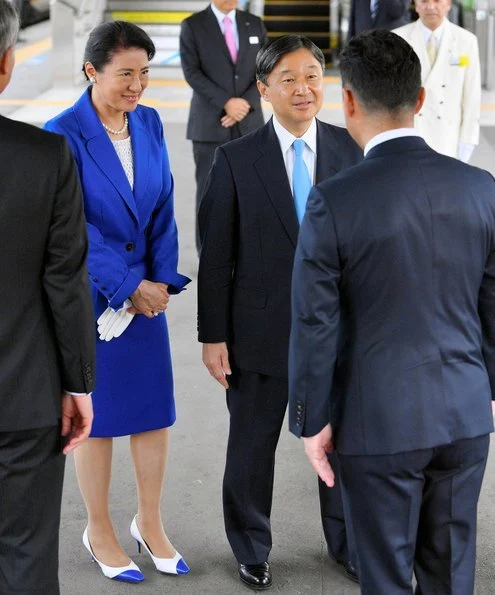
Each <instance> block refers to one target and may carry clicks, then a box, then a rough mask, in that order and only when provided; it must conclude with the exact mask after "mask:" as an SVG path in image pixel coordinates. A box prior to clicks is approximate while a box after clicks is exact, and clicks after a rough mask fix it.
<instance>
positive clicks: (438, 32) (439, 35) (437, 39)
mask: <svg viewBox="0 0 495 595" xmlns="http://www.w3.org/2000/svg"><path fill="white" fill-rule="evenodd" d="M419 22H420V24H421V30H422V31H423V36H424V38H425V45H426V47H428V43H429V42H430V37H431V36H432V35H434V36H435V44H436V46H437V50H438V46H439V45H440V41H441V40H442V35H443V31H444V29H445V19H443V21H442V24H441V25H440V27H437V28H436V29H435V30H434V31H432V30H431V29H428V27H426V26H425V25H424V24H423V21H421V20H420V21H419Z"/></svg>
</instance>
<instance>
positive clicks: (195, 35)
mask: <svg viewBox="0 0 495 595" xmlns="http://www.w3.org/2000/svg"><path fill="white" fill-rule="evenodd" d="M236 22H237V29H238V32H239V53H238V58H237V63H236V64H233V63H232V59H231V57H230V54H229V50H228V49H227V46H226V44H225V38H224V36H223V35H222V31H221V30H220V27H219V26H218V21H217V19H216V17H215V15H214V14H213V11H212V10H211V8H210V7H208V8H206V9H205V10H202V11H201V12H197V13H196V14H193V15H191V16H190V17H188V18H187V19H185V20H184V21H183V22H182V25H181V33H180V58H181V63H182V69H183V71H184V77H185V79H186V81H187V82H188V83H189V85H190V86H191V87H192V89H193V96H192V100H191V109H190V112H189V120H188V123H187V138H188V139H190V140H193V141H202V142H218V143H225V142H227V141H229V140H231V139H232V130H231V129H229V128H223V127H222V126H221V124H220V119H221V118H222V116H224V115H225V111H224V109H223V106H224V105H225V104H226V103H227V100H228V99H230V98H231V97H242V98H243V99H245V100H246V101H248V102H249V104H250V105H251V108H252V109H251V111H250V112H249V114H248V115H247V116H246V117H245V118H244V120H242V122H240V123H239V124H236V125H235V127H236V128H238V135H239V136H243V135H244V134H247V133H248V132H251V131H253V130H256V129H257V128H259V127H260V126H262V125H263V114H262V112H261V104H260V95H259V93H258V89H257V87H256V77H255V75H256V54H257V53H258V50H259V49H260V47H261V46H262V45H263V43H264V42H265V41H266V39H267V34H266V29H265V26H264V25H263V22H262V21H261V19H260V18H258V17H257V16H254V15H252V14H249V13H246V12H242V11H240V10H237V11H236Z"/></svg>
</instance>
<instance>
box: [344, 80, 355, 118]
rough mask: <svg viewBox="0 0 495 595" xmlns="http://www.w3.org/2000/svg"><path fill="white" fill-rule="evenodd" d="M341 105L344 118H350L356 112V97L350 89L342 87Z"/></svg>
mask: <svg viewBox="0 0 495 595" xmlns="http://www.w3.org/2000/svg"><path fill="white" fill-rule="evenodd" d="M342 106H343V108H344V115H345V117H346V118H352V117H353V116H354V115H355V113H356V98H355V97H354V94H353V92H352V91H351V89H348V88H346V87H343V88H342Z"/></svg>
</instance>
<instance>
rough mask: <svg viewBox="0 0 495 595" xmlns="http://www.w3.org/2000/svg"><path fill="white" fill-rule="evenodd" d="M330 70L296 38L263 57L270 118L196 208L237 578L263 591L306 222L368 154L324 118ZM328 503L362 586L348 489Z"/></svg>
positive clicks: (340, 553) (334, 533)
mask: <svg viewBox="0 0 495 595" xmlns="http://www.w3.org/2000/svg"><path fill="white" fill-rule="evenodd" d="M324 65H325V60H324V56H323V54H322V53H321V51H320V50H319V49H318V48H317V47H316V46H315V45H314V44H313V43H312V42H311V41H310V40H309V39H307V38H305V37H301V36H298V35H288V36H283V37H280V38H278V39H276V40H274V41H272V42H271V43H270V44H268V45H267V46H266V47H265V48H264V49H263V50H261V51H260V53H259V55H258V58H257V79H258V88H259V91H260V94H261V96H262V97H263V99H264V100H266V101H268V102H270V103H271V105H272V108H273V113H274V116H273V118H272V119H271V120H270V121H269V122H268V123H267V124H266V125H265V126H263V127H262V128H261V129H260V130H257V131H256V132H253V133H251V134H249V135H247V136H245V137H243V138H242V139H238V140H235V141H233V142H231V143H228V144H227V145H225V146H222V147H220V148H219V149H218V150H217V152H216V156H215V161H214V164H213V167H212V170H211V173H210V177H209V180H208V182H207V186H206V190H205V194H204V198H203V202H202V204H201V208H200V212H199V223H200V230H201V237H202V242H203V247H202V251H201V258H200V263H199V276H198V299H199V340H200V341H201V342H203V343H204V345H203V361H204V363H205V364H206V366H207V367H208V369H209V371H210V373H211V374H212V375H213V376H214V377H215V378H216V379H217V380H218V381H219V382H220V383H221V384H222V386H224V387H225V388H227V406H228V408H229V413H230V435H229V442H228V447H227V462H226V468H225V476H224V486H223V497H224V518H225V526H226V531H227V536H228V539H229V542H230V545H231V547H232V549H233V552H234V555H235V557H236V559H237V561H238V562H239V572H240V577H241V580H243V581H244V582H246V583H247V584H248V585H250V586H253V587H255V588H267V587H269V586H270V585H271V572H270V567H269V565H268V562H267V561H268V555H269V553H270V549H271V544H272V540H271V530H270V511H271V503H272V492H273V471H274V462H275V449H276V446H277V442H278V438H279V434H280V430H281V426H282V423H283V419H284V414H285V410H286V407H287V398H288V392H287V390H288V387H287V360H288V345H289V332H290V282H291V273H292V262H293V258H294V252H295V247H296V243H297V235H298V231H299V220H300V218H301V217H302V215H303V213H304V207H305V202H306V200H307V196H308V193H309V189H310V187H311V185H312V183H313V181H316V182H319V181H321V180H324V179H325V178H327V177H328V176H331V175H333V174H335V173H336V172H338V171H340V170H341V169H344V168H346V167H349V166H351V165H353V164H355V163H357V162H358V161H360V159H361V158H362V152H361V151H360V149H359V147H358V146H357V145H356V144H355V143H354V142H353V141H352V139H351V138H350V136H349V134H348V133H347V131H346V130H344V129H343V128H338V127H336V126H331V125H329V124H324V123H323V122H320V121H319V120H317V119H316V114H317V113H318V111H319V109H320V107H321V104H322V101H323V69H324ZM293 143H295V144H294V145H293ZM298 146H299V148H300V149H301V150H299V148H298V149H297V152H296V147H298ZM301 174H302V178H301ZM302 179H305V180H306V184H307V186H306V190H305V195H304V187H303V185H302V182H301V180H302ZM227 375H228V376H229V378H228V380H227V377H226V376H227ZM320 498H321V505H322V517H323V524H324V529H325V535H326V537H327V542H328V547H329V552H330V554H331V555H332V556H333V557H334V558H335V559H336V560H337V561H338V562H340V563H341V564H343V565H344V567H345V569H346V570H347V572H348V573H349V574H350V575H352V576H353V577H354V579H355V578H356V575H355V573H354V570H353V568H352V565H351V564H350V555H349V552H348V547H347V543H346V533H345V526H344V519H343V512H342V502H341V500H340V491H339V490H329V489H327V488H326V487H325V486H324V485H323V484H321V490H320Z"/></svg>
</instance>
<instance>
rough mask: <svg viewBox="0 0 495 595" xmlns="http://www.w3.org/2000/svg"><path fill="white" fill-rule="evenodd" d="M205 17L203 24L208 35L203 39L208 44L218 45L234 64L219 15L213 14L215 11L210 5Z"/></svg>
mask: <svg viewBox="0 0 495 595" xmlns="http://www.w3.org/2000/svg"><path fill="white" fill-rule="evenodd" d="M204 13H205V18H204V21H203V26H204V28H205V31H206V37H205V39H204V40H203V43H205V44H206V45H207V46H208V45H210V43H214V44H216V45H217V46H218V47H220V48H221V50H222V52H223V53H224V54H225V57H226V58H227V59H228V60H229V62H230V63H231V64H232V58H231V57H230V53H229V49H228V48H227V44H226V43H225V37H224V36H223V34H222V30H221V29H220V26H219V24H218V21H217V17H216V16H215V15H214V14H213V11H212V10H211V8H210V7H209V6H208V8H207V9H206V10H205V11H204Z"/></svg>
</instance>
